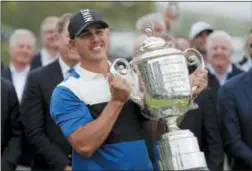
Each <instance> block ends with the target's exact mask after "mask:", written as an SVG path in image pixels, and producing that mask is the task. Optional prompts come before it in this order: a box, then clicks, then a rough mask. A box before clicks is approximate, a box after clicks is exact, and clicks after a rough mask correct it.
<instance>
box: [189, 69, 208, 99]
mask: <svg viewBox="0 0 252 171" xmlns="http://www.w3.org/2000/svg"><path fill="white" fill-rule="evenodd" d="M207 75H208V71H207V70H206V69H202V68H200V67H199V68H197V69H196V70H195V71H194V72H193V73H192V74H191V75H190V84H191V87H194V86H196V87H197V89H196V90H195V91H194V92H193V96H197V95H198V94H200V93H201V92H202V91H203V90H204V89H205V88H206V87H207V84H208V78H207Z"/></svg>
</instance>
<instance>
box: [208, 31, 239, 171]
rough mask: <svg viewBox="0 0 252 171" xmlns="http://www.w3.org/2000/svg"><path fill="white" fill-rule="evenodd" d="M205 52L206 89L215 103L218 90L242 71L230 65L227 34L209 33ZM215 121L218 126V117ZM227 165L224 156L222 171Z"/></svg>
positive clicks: (227, 161) (220, 32)
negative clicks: (210, 92)
mask: <svg viewBox="0 0 252 171" xmlns="http://www.w3.org/2000/svg"><path fill="white" fill-rule="evenodd" d="M206 51H207V61H208V64H209V65H208V69H209V73H208V87H209V88H210V89H211V91H213V93H214V96H215V101H216V100H217V93H218V91H219V88H220V87H221V86H223V85H224V84H225V83H226V82H227V80H228V79H230V78H231V77H234V76H236V75H238V74H240V73H242V71H241V70H240V69H238V68H237V67H236V66H235V65H234V64H232V61H231V56H232V53H233V47H232V37H231V36H230V35H229V34H228V33H227V32H225V31H221V30H216V31H214V32H213V33H211V34H210V35H209V37H208V38H207V42H206ZM216 104H217V103H216ZM214 107H215V106H214ZM217 121H218V126H219V123H220V120H219V117H218V118H217ZM229 165H230V160H229V156H226V157H225V160H224V169H225V170H227V169H229Z"/></svg>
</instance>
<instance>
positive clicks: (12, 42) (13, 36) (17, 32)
mask: <svg viewBox="0 0 252 171" xmlns="http://www.w3.org/2000/svg"><path fill="white" fill-rule="evenodd" d="M20 36H27V37H30V38H31V39H32V40H33V45H34V47H35V46H36V36H35V35H34V33H33V32H32V31H30V30H28V29H16V30H15V31H14V32H13V33H12V34H11V36H10V38H9V46H13V45H15V43H16V42H17V40H18V38H19V37H20Z"/></svg>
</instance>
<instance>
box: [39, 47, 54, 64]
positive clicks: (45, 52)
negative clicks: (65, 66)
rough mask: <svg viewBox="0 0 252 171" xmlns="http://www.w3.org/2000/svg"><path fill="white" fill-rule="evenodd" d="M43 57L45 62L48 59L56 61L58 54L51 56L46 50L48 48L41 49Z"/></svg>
mask: <svg viewBox="0 0 252 171" xmlns="http://www.w3.org/2000/svg"><path fill="white" fill-rule="evenodd" d="M41 57H42V60H44V61H45V62H46V61H54V60H56V59H57V56H50V55H49V54H48V52H47V51H46V49H44V48H43V49H41Z"/></svg>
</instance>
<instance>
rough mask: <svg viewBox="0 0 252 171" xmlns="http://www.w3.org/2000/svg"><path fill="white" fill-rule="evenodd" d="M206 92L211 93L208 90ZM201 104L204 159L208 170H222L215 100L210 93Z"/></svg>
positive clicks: (221, 152) (222, 157)
mask: <svg viewBox="0 0 252 171" xmlns="http://www.w3.org/2000/svg"><path fill="white" fill-rule="evenodd" d="M207 93H211V92H210V91H208V92H207ZM202 105H203V109H202V110H203V135H204V139H205V142H206V150H205V151H204V152H205V155H206V160H207V165H208V168H209V169H210V170H216V171H218V170H223V160H224V150H223V144H222V138H221V135H220V129H219V128H220V127H219V124H218V123H219V122H218V118H217V110H216V107H217V106H216V100H215V99H214V97H213V96H212V95H210V94H207V95H206V96H205V100H204V101H203V103H202Z"/></svg>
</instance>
